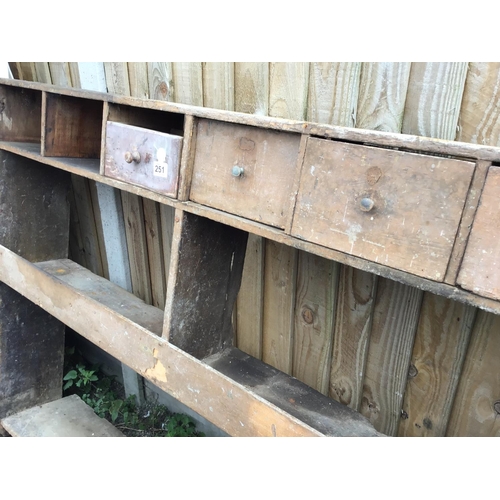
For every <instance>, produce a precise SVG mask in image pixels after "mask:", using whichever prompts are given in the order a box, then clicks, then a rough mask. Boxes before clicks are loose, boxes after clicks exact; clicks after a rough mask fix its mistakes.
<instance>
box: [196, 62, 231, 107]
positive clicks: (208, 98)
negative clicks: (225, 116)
mask: <svg viewBox="0 0 500 500" xmlns="http://www.w3.org/2000/svg"><path fill="white" fill-rule="evenodd" d="M203 106H205V107H208V108H216V109H226V110H230V111H233V110H234V63H229V62H228V63H221V62H206V63H203Z"/></svg>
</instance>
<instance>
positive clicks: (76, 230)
mask: <svg viewBox="0 0 500 500" xmlns="http://www.w3.org/2000/svg"><path fill="white" fill-rule="evenodd" d="M69 207H70V210H69V214H70V221H69V258H70V259H71V260H73V261H75V262H76V263H77V264H80V265H81V266H83V267H86V268H87V269H88V264H87V258H86V256H85V249H84V246H83V234H82V228H81V226H80V219H79V218H78V211H77V209H76V200H75V192H74V189H73V183H71V186H70V190H69Z"/></svg>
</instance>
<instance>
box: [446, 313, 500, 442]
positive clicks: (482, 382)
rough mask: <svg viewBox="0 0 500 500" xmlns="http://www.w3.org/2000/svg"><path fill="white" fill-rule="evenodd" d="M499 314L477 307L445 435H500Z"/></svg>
mask: <svg viewBox="0 0 500 500" xmlns="http://www.w3.org/2000/svg"><path fill="white" fill-rule="evenodd" d="M499 359H500V316H498V315H495V314H491V313H487V312H485V311H479V312H478V314H477V319H476V323H475V325H474V329H473V331H472V335H471V340H470V345H469V349H468V351H467V355H466V359H465V363H464V367H463V371H462V377H461V379H460V384H459V386H458V390H457V393H456V396H455V402H454V405H453V408H452V411H451V418H450V422H449V424H448V429H447V431H446V435H448V436H478V437H481V436H500V417H499V415H500V370H499V369H498V360H499Z"/></svg>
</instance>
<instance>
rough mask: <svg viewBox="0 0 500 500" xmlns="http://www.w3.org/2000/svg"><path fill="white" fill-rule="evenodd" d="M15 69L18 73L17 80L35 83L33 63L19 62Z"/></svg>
mask: <svg viewBox="0 0 500 500" xmlns="http://www.w3.org/2000/svg"><path fill="white" fill-rule="evenodd" d="M17 68H18V72H19V78H20V79H21V80H28V81H30V82H36V81H37V76H36V68H35V63H33V62H20V63H17Z"/></svg>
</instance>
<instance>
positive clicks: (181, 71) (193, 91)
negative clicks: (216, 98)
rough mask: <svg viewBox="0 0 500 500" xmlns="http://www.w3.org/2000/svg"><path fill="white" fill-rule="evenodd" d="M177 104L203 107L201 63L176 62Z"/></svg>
mask: <svg viewBox="0 0 500 500" xmlns="http://www.w3.org/2000/svg"><path fill="white" fill-rule="evenodd" d="M172 69H173V75H174V89H175V102H180V103H182V104H192V105H193V106H203V76H202V69H201V63H199V62H193V63H192V62H189V63H183V62H174V63H173V64H172Z"/></svg>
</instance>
